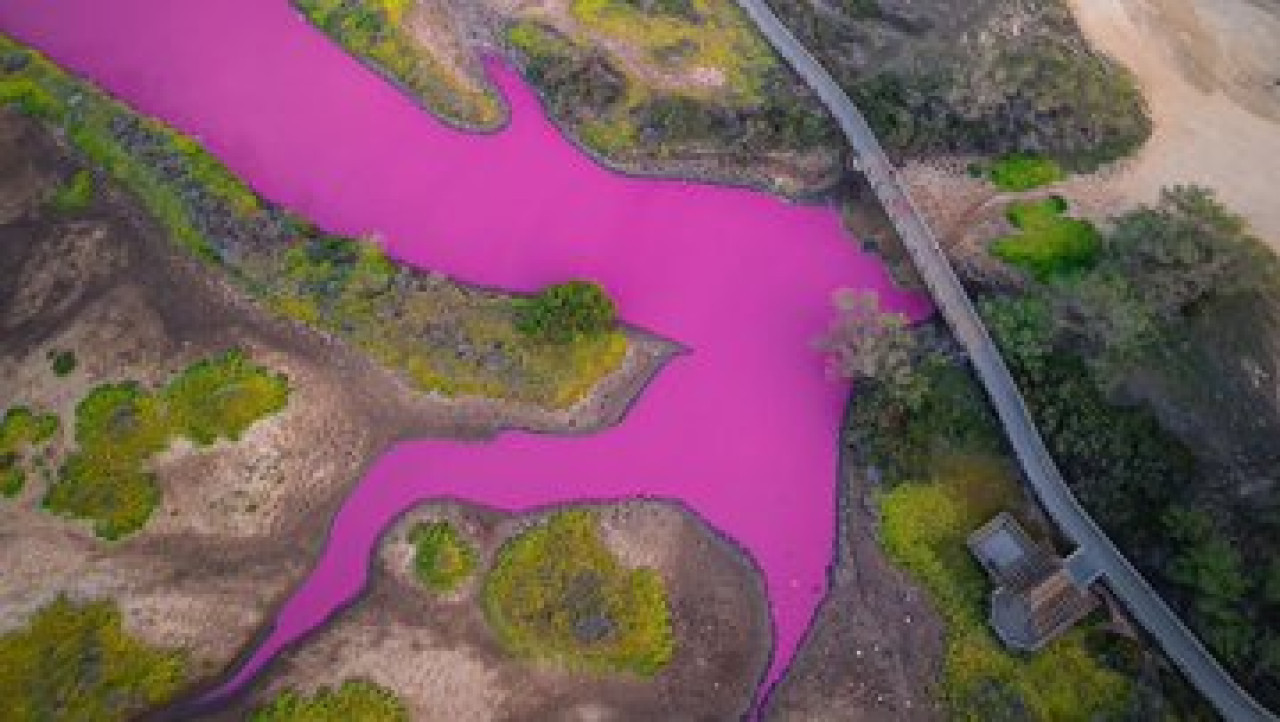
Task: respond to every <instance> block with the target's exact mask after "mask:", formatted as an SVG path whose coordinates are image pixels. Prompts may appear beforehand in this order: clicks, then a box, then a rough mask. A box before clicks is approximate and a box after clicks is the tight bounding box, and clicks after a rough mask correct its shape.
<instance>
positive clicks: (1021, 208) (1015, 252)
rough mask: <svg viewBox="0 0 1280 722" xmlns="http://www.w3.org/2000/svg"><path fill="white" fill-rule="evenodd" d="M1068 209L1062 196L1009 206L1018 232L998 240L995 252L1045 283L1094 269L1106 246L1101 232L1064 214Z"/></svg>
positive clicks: (1011, 217)
mask: <svg viewBox="0 0 1280 722" xmlns="http://www.w3.org/2000/svg"><path fill="white" fill-rule="evenodd" d="M1066 210H1067V202H1066V201H1065V200H1063V199H1062V198H1061V197H1059V196H1052V197H1050V198H1045V199H1044V200H1039V201H1016V202H1014V203H1011V204H1009V209H1008V211H1007V215H1008V218H1009V222H1010V223H1012V224H1013V225H1014V227H1015V228H1017V229H1018V232H1017V233H1015V234H1013V235H1009V236H1005V237H1004V238H1000V239H997V240H996V241H995V242H994V243H992V244H991V253H992V254H993V255H995V256H996V257H997V258H999V259H1000V260H1002V261H1004V262H1005V263H1009V264H1011V265H1014V266H1017V267H1018V268H1021V269H1023V270H1026V271H1028V272H1030V273H1031V274H1032V275H1034V276H1035V277H1036V278H1038V279H1041V280H1045V279H1048V278H1050V277H1053V276H1058V275H1062V274H1065V273H1070V272H1073V271H1079V270H1083V269H1087V268H1089V267H1091V266H1092V265H1093V263H1094V261H1095V259H1096V258H1097V256H1098V251H1099V249H1100V246H1101V244H1102V239H1101V236H1099V234H1098V229H1097V228H1095V227H1094V226H1093V224H1092V223H1090V222H1088V221H1085V220H1081V219H1078V218H1071V217H1069V216H1066V215H1064V214H1065V213H1066Z"/></svg>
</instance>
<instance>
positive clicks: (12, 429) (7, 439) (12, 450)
mask: <svg viewBox="0 0 1280 722" xmlns="http://www.w3.org/2000/svg"><path fill="white" fill-rule="evenodd" d="M58 426H59V421H58V417H57V416H55V415H53V414H36V413H34V412H32V411H31V409H29V408H27V407H25V406H14V407H13V408H10V409H9V410H8V411H6V412H5V414H4V418H2V419H0V496H17V495H18V492H20V491H22V487H23V485H24V484H25V483H26V475H25V474H24V473H23V471H22V467H21V463H22V457H23V456H24V455H25V454H26V453H27V452H29V451H30V450H32V449H34V448H36V447H39V446H42V445H43V444H44V443H45V442H47V441H48V440H49V439H51V438H52V437H53V435H54V434H56V433H57V432H58Z"/></svg>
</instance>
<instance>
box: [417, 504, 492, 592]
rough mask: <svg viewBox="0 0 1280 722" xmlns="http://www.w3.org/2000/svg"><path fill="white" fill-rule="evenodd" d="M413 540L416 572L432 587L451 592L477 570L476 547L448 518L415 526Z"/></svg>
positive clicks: (436, 589)
mask: <svg viewBox="0 0 1280 722" xmlns="http://www.w3.org/2000/svg"><path fill="white" fill-rule="evenodd" d="M409 542H410V543H411V544H413V546H414V552H413V571H414V573H415V574H416V575H417V577H418V581H420V582H422V583H423V584H424V585H426V586H427V588H429V589H433V590H435V591H437V592H451V591H453V590H455V589H457V588H458V587H459V586H461V585H462V583H463V582H465V581H466V580H467V579H469V578H470V577H471V575H472V573H474V572H475V569H476V564H477V563H478V558H477V554H476V549H475V547H474V546H472V545H471V543H470V542H468V541H467V540H466V539H464V538H463V537H462V534H461V533H460V532H459V531H458V529H457V527H455V526H454V525H453V524H451V523H449V522H447V521H437V522H431V523H422V524H416V525H414V527H413V529H411V530H410V531H409Z"/></svg>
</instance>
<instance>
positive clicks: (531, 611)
mask: <svg viewBox="0 0 1280 722" xmlns="http://www.w3.org/2000/svg"><path fill="white" fill-rule="evenodd" d="M596 524H597V522H596V519H595V517H594V515H592V514H591V513H590V512H586V511H567V512H561V513H558V514H556V515H554V516H552V517H551V518H549V519H548V520H547V521H545V522H544V523H542V524H539V525H538V526H535V527H533V528H531V529H529V530H528V531H525V532H524V533H522V534H520V535H519V536H517V537H515V538H513V539H511V540H510V541H509V542H507V544H506V545H505V546H504V547H503V548H502V550H501V551H500V552H499V553H498V557H497V560H496V561H495V563H494V565H493V569H492V570H491V571H490V573H489V575H488V577H487V579H486V580H485V584H484V590H483V598H484V607H485V612H486V614H487V616H488V618H489V623H490V625H491V627H492V628H493V629H494V631H495V632H496V633H497V635H498V638H499V640H500V641H501V642H502V644H503V645H504V646H505V647H507V649H508V650H510V651H511V652H512V653H514V654H518V655H523V656H528V657H535V658H544V659H551V660H555V661H558V662H562V663H565V664H567V665H569V666H572V667H578V668H583V669H588V670H594V671H603V672H632V673H636V674H641V675H653V674H656V673H657V672H658V671H659V670H661V669H662V668H663V667H664V666H666V664H667V663H668V662H669V661H670V660H671V656H672V654H673V653H674V649H675V640H674V638H673V637H672V629H671V617H670V610H669V609H668V607H667V597H666V591H665V590H664V588H663V585H662V579H661V578H660V577H659V576H658V574H657V572H655V571H653V570H652V569H627V568H625V567H623V566H621V565H620V564H619V562H618V560H617V559H616V558H614V556H613V555H612V554H611V553H610V551H609V550H608V548H607V547H605V545H604V542H603V541H602V540H601V538H600V532H599V530H598V528H597V526H596Z"/></svg>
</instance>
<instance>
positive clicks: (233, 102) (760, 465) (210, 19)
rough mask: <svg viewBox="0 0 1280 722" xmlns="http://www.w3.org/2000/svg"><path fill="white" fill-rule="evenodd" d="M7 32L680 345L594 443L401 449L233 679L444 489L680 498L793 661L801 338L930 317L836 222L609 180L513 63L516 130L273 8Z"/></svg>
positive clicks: (291, 188)
mask: <svg viewBox="0 0 1280 722" xmlns="http://www.w3.org/2000/svg"><path fill="white" fill-rule="evenodd" d="M0 29H2V30H4V31H6V32H9V33H11V34H13V35H14V36H16V37H18V38H20V39H23V40H25V41H27V42H29V43H31V44H33V45H35V46H37V47H38V48H40V49H41V50H43V51H45V52H46V53H48V54H49V55H51V56H52V57H53V58H54V59H55V60H56V61H58V62H60V63H62V64H63V65H65V66H67V67H69V68H71V69H72V70H74V71H76V72H78V73H82V74H84V75H86V76H88V77H90V78H92V79H93V80H95V81H96V82H98V83H99V84H100V85H102V86H103V87H105V88H107V89H108V90H109V91H111V92H113V93H115V94H116V95H118V96H120V97H122V98H124V99H126V100H127V101H128V102H129V103H131V104H132V105H134V106H135V107H137V108H139V109H141V110H142V111H144V112H146V113H149V114H152V115H156V116H159V117H161V118H163V119H164V120H166V121H168V122H169V123H171V124H173V125H175V126H177V127H179V128H181V129H183V130H185V131H187V132H189V133H193V134H195V135H197V136H199V137H200V138H201V139H202V140H203V141H204V143H205V144H206V145H207V146H208V147H209V148H210V149H211V150H212V151H213V152H215V153H216V154H217V155H218V156H219V157H221V158H222V159H223V160H224V161H225V162H226V163H227V164H228V165H230V166H231V167H232V168H233V169H234V170H235V171H237V172H238V173H240V174H241V175H242V176H243V177H245V178H247V179H248V180H249V181H250V182H251V183H252V184H253V186H254V187H256V188H257V189H258V190H259V191H261V192H262V193H263V194H264V195H265V196H267V197H268V198H270V199H272V200H274V201H277V202H279V203H281V204H284V205H285V206H288V207H290V208H292V209H295V210H297V211H299V212H301V213H302V214H304V215H305V216H308V217H310V218H312V219H314V220H316V221H317V222H318V223H320V224H321V225H323V226H325V227H327V228H329V229H332V230H335V231H341V232H344V233H352V234H357V233H369V232H376V233H378V234H379V235H380V236H381V237H382V238H384V239H385V242H386V244H387V246H388V248H389V249H390V250H391V252H392V253H393V254H394V255H396V256H397V257H399V258H401V259H403V260H405V261H408V262H411V263H413V264H415V265H418V266H421V267H423V268H430V269H435V270H438V271H441V272H444V273H447V274H449V275H451V276H454V277H457V278H460V279H463V280H465V281H469V282H474V283H477V284H482V285H486V286H498V287H504V288H511V289H519V290H529V289H535V288H538V287H540V286H542V285H544V284H547V283H552V282H556V281H563V280H566V279H569V278H578V277H581V278H590V279H595V280H597V281H599V282H601V283H602V284H603V285H604V286H606V287H607V288H608V290H609V291H610V293H611V294H612V295H613V296H614V297H615V298H616V299H617V301H618V304H619V307H620V309H621V312H622V315H623V316H624V317H625V318H626V319H627V320H628V321H630V322H632V323H635V324H638V325H640V326H643V327H645V328H648V329H651V330H653V331H655V332H657V333H659V334H661V335H664V336H666V337H668V338H672V339H675V340H677V341H679V342H681V343H683V344H684V345H686V346H688V347H689V348H690V349H691V353H689V354H687V355H684V356H682V357H680V358H678V359H676V360H675V361H674V362H672V363H671V364H670V365H669V366H668V368H666V369H665V370H664V371H663V372H662V373H661V374H660V375H659V376H658V378H657V379H656V380H655V381H654V382H653V384H652V385H651V386H650V387H649V388H648V389H647V390H646V391H645V393H644V395H643V396H642V398H641V399H640V400H639V402H638V403H637V404H636V405H635V407H634V408H633V410H632V411H631V412H630V414H629V415H628V416H627V418H626V419H625V420H624V421H623V423H622V424H621V425H620V426H618V427H616V428H614V429H611V430H608V431H605V432H603V433H599V434H595V435H591V436H586V437H574V438H565V437H549V436H539V435H530V434H525V433H508V434H505V435H503V436H502V437H501V438H499V439H498V440H496V441H493V442H490V443H484V444H472V443H461V442H457V441H444V440H422V441H413V442H408V443H402V444H400V445H398V446H396V447H395V448H393V449H391V450H390V451H389V452H388V453H387V454H386V455H384V456H383V457H382V458H381V459H379V460H378V462H377V463H376V464H375V465H374V466H373V468H372V469H371V470H370V471H369V473H368V476H366V477H365V478H364V479H363V480H362V481H361V482H360V483H359V485H358V486H357V487H356V489H355V490H354V491H353V492H352V493H351V495H350V498H349V499H348V500H347V501H346V503H345V505H344V506H343V508H342V510H341V511H340V512H339V514H338V516H337V518H336V519H335V520H334V524H333V530H332V536H331V538H330V540H329V543H328V546H327V547H326V549H325V551H324V554H323V557H322V558H321V559H320V560H319V562H318V564H317V566H316V568H315V570H314V572H313V573H312V574H311V576H310V577H309V578H308V579H307V580H306V582H305V583H304V584H303V585H302V586H301V587H300V588H299V589H298V590H297V591H296V593H295V594H294V595H293V596H292V598H291V599H289V601H288V602H287V603H286V604H285V605H284V607H283V608H282V609H281V610H280V612H279V617H278V619H277V623H276V626H275V629H274V631H273V632H272V634H271V635H270V637H269V638H268V639H266V641H265V642H264V643H263V644H262V645H261V647H260V648H259V649H258V651H257V652H256V653H255V654H254V655H253V657H252V659H251V660H250V661H249V662H248V663H247V665H246V666H245V667H243V668H242V670H241V671H240V672H239V674H238V675H237V676H236V678H235V680H234V681H233V682H232V683H231V685H230V686H229V687H228V688H231V687H233V686H235V685H240V684H242V683H244V682H245V681H247V680H248V679H249V678H250V677H252V676H253V675H254V674H255V673H256V672H257V671H258V670H259V669H260V668H261V667H262V665H263V664H265V663H266V662H267V661H269V660H270V658H271V657H272V656H273V655H274V654H275V653H276V652H277V651H279V650H280V649H281V647H283V646H284V645H286V644H288V643H290V642H291V641H293V640H296V639H298V638H299V637H300V636H301V635H303V634H305V633H306V632H307V631H308V630H311V629H314V628H315V627H316V626H317V625H319V624H321V623H322V622H323V621H324V620H325V619H326V618H327V617H328V616H329V615H330V614H331V613H332V612H333V611H334V610H335V609H336V608H337V607H338V606H339V605H340V604H341V603H342V602H343V601H344V600H348V599H350V598H351V597H352V596H353V595H355V594H356V593H357V592H358V591H359V590H360V589H361V587H362V586H363V585H364V583H365V579H366V575H367V567H368V564H369V560H370V555H371V551H372V549H373V547H374V545H375V544H376V542H377V539H378V535H379V533H380V532H381V531H382V530H383V529H384V528H385V527H386V526H387V525H388V524H390V523H391V522H392V521H393V520H394V519H395V518H396V516H397V515H398V514H400V513H401V512H403V511H404V510H406V509H408V508H410V507H412V506H414V505H415V504H418V503H419V502H422V501H424V500H427V499H433V498H441V497H453V498H458V499H464V500H468V501H473V502H478V503H481V504H485V505H490V506H494V507H498V508H501V509H506V510H511V511H520V510H526V509H531V508H535V507H542V506H546V505H551V504H558V503H562V502H568V501H575V500H582V499H591V500H613V499H621V498H631V497H637V496H643V497H654V498H668V499H678V500H681V501H683V502H684V503H685V504H687V505H688V506H689V507H690V508H691V509H693V510H694V511H696V512H697V513H698V514H699V515H700V516H701V517H702V518H703V519H704V520H705V521H706V522H707V523H709V524H711V525H712V526H713V527H715V528H716V529H717V530H719V531H720V532H722V533H724V534H725V535H726V536H728V537H729V538H731V539H732V540H734V541H735V542H737V543H738V544H740V545H741V546H742V547H743V548H744V549H745V550H747V551H748V552H749V553H750V555H751V556H752V558H753V559H754V561H755V562H756V564H757V565H758V566H759V568H760V569H761V570H762V571H763V573H764V576H765V580H766V583H767V587H768V592H769V601H770V604H771V610H772V615H773V622H774V628H775V648H774V655H773V658H772V662H771V666H770V668H769V671H768V675H767V678H766V687H765V689H767V688H768V686H769V685H772V684H773V682H774V681H775V680H776V679H777V678H778V676H779V675H780V674H781V673H782V672H783V671H784V670H785V668H786V665H787V664H788V662H789V661H790V659H791V657H792V655H793V653H794V652H795V649H796V646H797V644H798V643H799V641H800V639H801V637H802V635H803V633H804V631H805V629H806V627H807V626H808V624H809V621H810V619H811V617H812V615H813V612H814V609H815V607H816V605H817V604H818V602H819V601H820V600H821V599H822V596H823V594H824V591H825V588H826V571H827V566H828V564H829V563H830V562H831V560H832V552H833V532H834V530H835V524H836V516H835V481H836V453H837V451H836V439H837V428H838V423H839V416H840V412H841V406H842V403H843V399H844V397H845V395H846V393H847V389H846V388H845V387H844V386H842V385H840V384H837V383H833V382H831V381H829V380H828V379H826V378H825V376H824V373H823V368H822V360H821V359H820V358H819V357H818V356H817V355H816V354H815V353H814V352H813V351H812V350H811V348H810V341H811V339H813V338H814V337H815V336H816V335H817V334H818V333H819V332H820V331H821V330H822V329H823V327H824V325H825V323H826V321H827V320H828V318H829V315H830V311H829V302H828V297H829V294H830V292H831V291H832V290H834V289H836V288H837V287H858V288H869V289H875V290H877V291H879V292H880V294H881V297H882V299H883V300H884V301H885V302H886V303H887V305H888V306H890V307H892V308H895V309H900V310H904V311H906V312H908V313H910V314H912V315H915V316H919V315H922V314H924V313H926V312H927V304H926V302H925V301H924V300H923V299H922V298H919V297H915V296H909V295H906V294H904V293H901V292H899V291H897V290H895V289H894V288H893V286H892V284H891V282H890V280H889V278H888V276H887V275H886V273H885V271H884V269H883V268H882V267H881V265H880V264H879V263H878V262H877V261H876V260H875V259H874V258H872V257H870V256H867V255H865V254H862V253H860V252H859V251H857V250H856V248H855V244H854V243H853V241H852V239H851V238H849V237H848V236H847V235H846V234H845V233H844V232H843V231H842V229H841V224H840V219H839V216H838V214H837V213H836V212H835V211H833V210H831V209H828V208H815V207H801V206H796V205H791V204H788V203H786V202H783V201H781V200H779V199H777V198H774V197H771V196H768V195H764V194H760V193H755V192H749V191H744V190H736V189H728V188H720V187H713V186H707V185H697V184H693V183H685V182H674V181H655V180H638V179H632V178H627V177H624V176H621V175H617V174H614V173H611V172H608V171H606V170H603V169H602V168H600V167H598V166H597V165H595V164H593V163H592V162H591V161H590V160H589V159H588V158H587V157H585V156H584V155H582V154H581V153H580V152H579V151H577V150H576V149H575V148H573V147H572V146H571V145H569V144H568V143H567V142H565V141H564V139H563V138H562V137H561V136H560V135H559V133H558V132H557V130H556V129H555V128H554V127H553V126H552V125H551V124H550V123H549V122H548V121H547V119H546V118H545V117H544V116H543V114H542V112H541V109H540V107H539V105H538V102H537V99H536V97H535V96H534V95H533V94H532V93H531V92H530V90H529V89H528V88H527V87H526V86H525V85H524V84H523V83H522V82H521V81H520V80H519V78H517V77H516V76H515V75H514V74H513V73H511V72H509V71H507V70H504V69H502V68H496V67H495V68H494V69H493V73H494V75H495V79H496V81H497V82H498V84H499V85H500V87H501V89H502V91H503V92H504V94H505V95H506V97H507V99H508V100H509V102H510V105H511V108H512V120H511V124H510V127H508V128H507V129H506V130H504V131H503V132H501V133H497V134H494V135H472V134H465V133H460V132H457V131H454V130H451V129H449V128H447V127H445V126H443V125H441V124H440V123H438V122H435V121H434V120H433V119H432V118H430V117H429V116H427V115H426V114H424V113H422V112H421V111H420V110H419V109H418V108H417V107H415V106H414V105H412V104H411V103H409V102H407V101H406V100H405V99H404V98H403V97H402V96H401V95H400V94H399V93H398V92H397V91H395V90H394V89H392V88H391V87H389V86H388V85H386V84H385V83H383V82H381V81H380V80H379V79H378V78H377V77H375V76H374V75H372V74H370V73H369V72H368V71H366V70H365V69H364V68H363V67H362V66H361V65H359V64H358V63H356V62H354V61H353V60H351V59H350V58H348V57H347V56H346V55H345V54H343V53H342V52H341V51H340V50H339V49H338V48H336V47H335V46H333V45H332V44H330V43H329V42H328V41H327V40H326V39H325V38H324V37H323V36H321V35H320V34H319V33H317V32H316V31H314V30H313V29H312V28H311V27H310V26H309V25H307V24H306V23H305V22H304V21H303V20H302V19H301V18H300V17H299V16H298V15H297V14H296V13H295V12H294V11H293V10H292V9H290V8H289V6H288V4H287V2H286V0H270V1H267V0H218V1H217V2H173V1H172V0H110V1H107V0H4V1H3V2H2V3H0ZM334 442H335V443H341V439H335V440H334Z"/></svg>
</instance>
